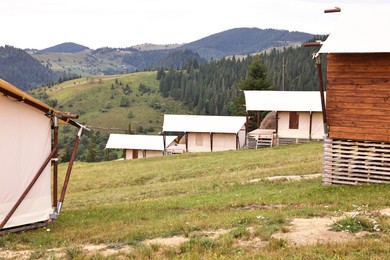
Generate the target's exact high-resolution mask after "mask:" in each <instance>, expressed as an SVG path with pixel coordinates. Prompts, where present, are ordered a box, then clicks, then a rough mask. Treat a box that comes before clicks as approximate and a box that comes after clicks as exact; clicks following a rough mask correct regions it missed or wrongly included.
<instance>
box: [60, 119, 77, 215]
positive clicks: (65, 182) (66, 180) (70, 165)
mask: <svg viewBox="0 0 390 260" xmlns="http://www.w3.org/2000/svg"><path fill="white" fill-rule="evenodd" d="M82 132H83V126H80V128H79V131H78V133H77V135H76V140H75V143H74V146H73V151H72V155H71V157H70V161H69V164H68V169H67V171H66V175H65V180H64V185H63V186H62V192H61V198H60V202H59V203H58V214H60V212H61V208H62V204H63V203H64V200H65V193H66V189H67V188H68V183H69V179H70V173H71V171H72V167H73V163H74V160H75V158H76V151H77V147H78V146H79V143H80V139H81V133H82Z"/></svg>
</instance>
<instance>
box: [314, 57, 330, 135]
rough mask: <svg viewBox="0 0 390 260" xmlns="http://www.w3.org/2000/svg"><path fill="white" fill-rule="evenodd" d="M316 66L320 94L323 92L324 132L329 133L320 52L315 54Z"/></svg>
mask: <svg viewBox="0 0 390 260" xmlns="http://www.w3.org/2000/svg"><path fill="white" fill-rule="evenodd" d="M315 60H316V67H317V73H318V84H319V86H320V94H321V106H322V120H323V122H324V132H325V134H326V135H327V134H328V122H327V118H326V106H325V94H324V79H323V76H322V65H321V56H320V54H318V53H317V54H316V55H315Z"/></svg>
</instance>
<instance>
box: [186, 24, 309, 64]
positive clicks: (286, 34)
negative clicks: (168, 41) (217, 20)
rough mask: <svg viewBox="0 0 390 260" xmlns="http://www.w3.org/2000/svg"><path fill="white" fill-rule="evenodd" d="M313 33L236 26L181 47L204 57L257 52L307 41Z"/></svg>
mask: <svg viewBox="0 0 390 260" xmlns="http://www.w3.org/2000/svg"><path fill="white" fill-rule="evenodd" d="M313 37H314V35H313V34H309V33H303V32H290V31H287V30H276V29H259V28H246V27H245V28H235V29H230V30H227V31H223V32H220V33H216V34H212V35H210V36H208V37H205V38H202V39H200V40H197V41H194V42H191V43H188V44H185V45H183V46H182V47H181V48H183V49H190V50H192V51H195V52H197V53H199V55H200V56H202V57H203V58H206V59H209V58H211V57H212V58H221V57H224V56H230V55H234V54H236V55H245V54H251V53H256V52H259V51H262V50H265V49H268V48H272V47H279V46H289V45H291V44H293V43H297V42H305V41H308V40H310V39H312V38H313Z"/></svg>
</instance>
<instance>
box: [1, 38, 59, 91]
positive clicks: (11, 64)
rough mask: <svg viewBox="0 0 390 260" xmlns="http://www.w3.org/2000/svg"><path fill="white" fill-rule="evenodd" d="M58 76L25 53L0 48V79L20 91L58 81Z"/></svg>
mask: <svg viewBox="0 0 390 260" xmlns="http://www.w3.org/2000/svg"><path fill="white" fill-rule="evenodd" d="M58 77H59V75H57V74H56V73H55V72H53V71H52V70H50V69H49V68H48V67H47V66H44V65H42V64H41V63H40V62H39V61H38V60H36V59H34V58H33V57H31V55H29V54H28V53H27V52H26V51H24V50H22V49H18V48H15V47H12V46H7V45H6V46H4V47H1V46H0V78H1V79H4V80H5V81H8V82H9V83H11V84H13V85H15V86H17V87H18V88H20V89H22V90H29V89H31V88H33V87H36V86H38V85H43V84H49V83H51V82H55V81H57V80H58Z"/></svg>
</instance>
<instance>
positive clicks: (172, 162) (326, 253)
mask: <svg viewBox="0 0 390 260" xmlns="http://www.w3.org/2000/svg"><path fill="white" fill-rule="evenodd" d="M321 158H322V144H321V143H308V144H300V145H288V146H280V147H276V148H272V149H259V150H241V151H228V152H214V153H194V154H184V155H175V156H165V157H158V158H147V159H138V160H133V161H113V162H102V163H93V164H92V163H75V165H74V170H73V175H72V177H71V180H70V185H69V188H68V193H67V196H66V198H65V203H64V207H63V210H62V213H61V215H60V216H59V218H58V220H57V221H56V222H55V223H54V224H53V225H51V226H49V227H47V228H40V229H37V230H32V231H27V232H23V233H19V234H8V235H5V236H1V237H0V248H1V249H0V253H1V251H2V250H3V251H4V250H12V251H13V252H17V251H19V250H29V251H28V252H29V253H28V257H29V258H30V259H38V258H49V259H50V258H79V259H102V258H112V259H117V258H122V259H128V258H133V259H145V258H149V259H161V258H167V259H175V258H178V259H183V258H184V259H221V258H222V259H286V258H287V259H368V258H376V259H380V258H381V259H383V258H389V257H390V243H389V242H390V239H389V237H388V233H389V230H390V221H389V220H388V218H386V217H383V216H381V215H378V214H370V216H371V217H373V218H375V221H377V223H378V225H379V229H378V230H377V231H375V232H371V233H368V234H367V235H365V236H363V237H362V238H360V239H355V240H351V241H348V242H343V243H331V242H329V243H324V244H315V245H307V246H305V245H303V246H299V245H294V244H291V243H289V242H288V241H286V240H283V239H275V238H273V237H272V235H273V234H274V233H276V232H289V231H290V223H291V220H292V219H294V218H308V219H311V218H313V217H324V216H341V215H342V214H343V213H345V212H348V211H354V210H356V208H357V207H359V208H364V212H376V210H379V209H382V208H386V207H389V206H390V197H389V196H388V194H389V192H390V186H389V185H370V186H368V185H363V186H356V187H352V186H322V184H321V179H320V178H314V179H307V180H300V181H286V180H284V179H281V180H279V181H269V180H267V179H266V178H267V177H270V176H288V175H309V174H314V173H320V172H321V167H322V166H321V163H322V162H321ZM65 166H66V165H61V167H60V170H61V176H63V174H64V172H65V170H66V169H65ZM253 180H256V181H253ZM367 214H368V213H367ZM48 228H49V229H50V231H48ZM217 231H223V232H220V234H219V235H217V236H209V235H207V234H209V233H208V232H214V233H215V232H217ZM172 237H182V238H184V240H183V241H182V242H180V243H178V244H175V245H165V244H159V243H158V242H154V243H149V244H146V243H145V241H147V240H150V239H157V238H159V239H163V238H172ZM253 241H262V243H261V245H262V246H254V245H255V244H254V243H253ZM86 245H105V246H106V248H109V249H111V250H113V252H111V254H109V255H106V254H105V253H103V252H102V251H94V252H92V253H91V252H89V253H88V252H87V251H86V250H85V246H86ZM248 245H250V246H248ZM58 248H62V255H60V256H58V253H56V251H53V249H58ZM125 248H127V249H126V250H124V249H125ZM121 250H122V251H121ZM0 258H1V256H0Z"/></svg>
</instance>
